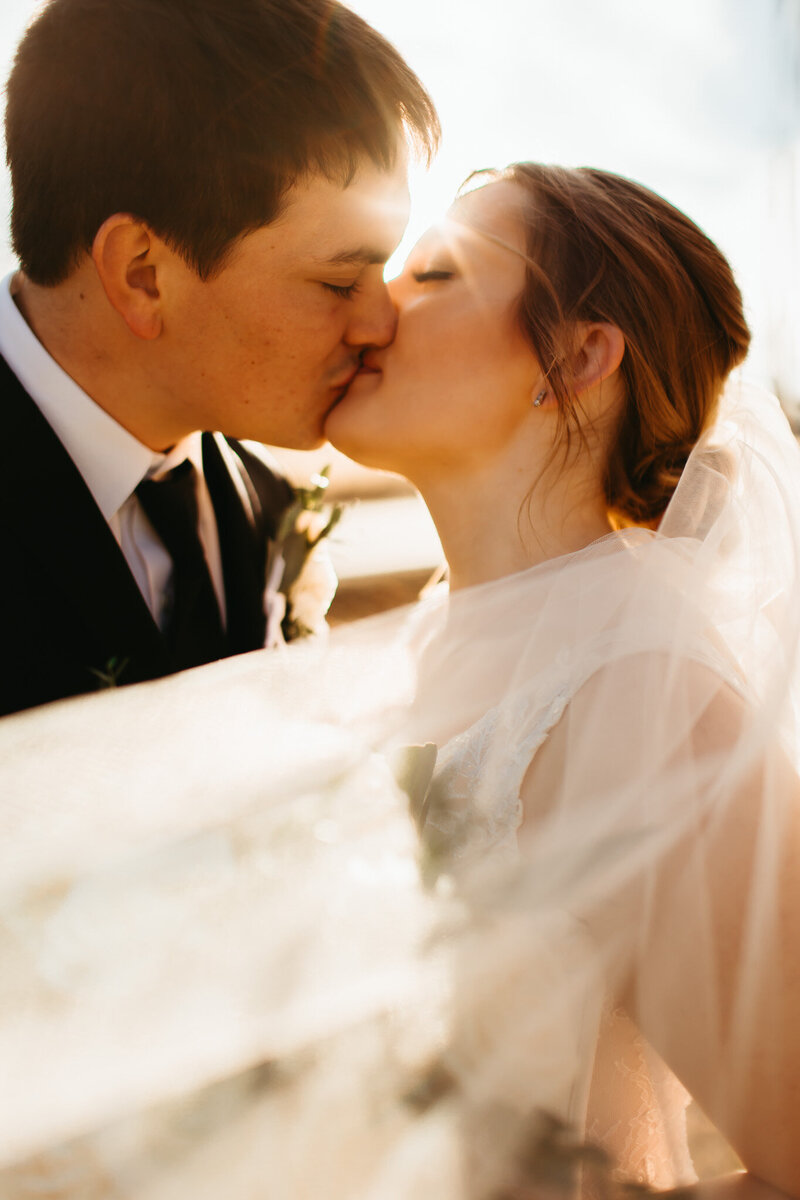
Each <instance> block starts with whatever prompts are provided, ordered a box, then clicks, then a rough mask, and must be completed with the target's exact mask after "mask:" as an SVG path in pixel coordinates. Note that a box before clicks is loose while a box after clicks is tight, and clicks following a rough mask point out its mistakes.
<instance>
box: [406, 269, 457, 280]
mask: <svg viewBox="0 0 800 1200" xmlns="http://www.w3.org/2000/svg"><path fill="white" fill-rule="evenodd" d="M454 274H455V272H454V271H446V270H444V269H439V270H435V271H434V270H431V271H414V279H415V280H416V282H417V283H436V282H437V281H441V280H445V279H452V278H453V275H454Z"/></svg>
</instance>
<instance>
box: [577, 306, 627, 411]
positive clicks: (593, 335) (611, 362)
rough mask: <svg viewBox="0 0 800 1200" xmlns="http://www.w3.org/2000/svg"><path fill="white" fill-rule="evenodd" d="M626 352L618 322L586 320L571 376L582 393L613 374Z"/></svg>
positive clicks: (581, 331)
mask: <svg viewBox="0 0 800 1200" xmlns="http://www.w3.org/2000/svg"><path fill="white" fill-rule="evenodd" d="M624 353H625V338H624V337H623V336H622V331H621V330H620V329H618V328H617V326H616V325H611V324H609V323H608V322H606V321H593V322H589V323H585V324H582V325H580V326H579V328H578V338H577V345H576V347H575V351H574V358H573V364H574V365H573V372H572V379H573V385H574V388H575V392H576V393H577V395H579V396H581V395H583V394H584V393H585V392H589V391H591V390H592V388H594V387H596V386H597V384H599V383H603V381H604V380H606V379H608V378H609V376H611V375H613V374H614V372H615V371H616V370H617V368H618V367H619V365H620V363H621V362H622V356H623V355H624Z"/></svg>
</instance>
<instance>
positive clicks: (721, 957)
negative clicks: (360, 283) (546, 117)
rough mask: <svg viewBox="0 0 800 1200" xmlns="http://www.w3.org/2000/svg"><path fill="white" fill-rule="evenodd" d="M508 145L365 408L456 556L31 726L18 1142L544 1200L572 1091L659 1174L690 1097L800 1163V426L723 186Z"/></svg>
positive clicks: (403, 283) (108, 1173)
mask: <svg viewBox="0 0 800 1200" xmlns="http://www.w3.org/2000/svg"><path fill="white" fill-rule="evenodd" d="M477 183H478V184H479V185H480V186H478V187H476V188H474V189H473V190H471V191H469V192H467V193H466V194H464V195H462V196H461V197H460V198H459V200H458V201H457V202H456V204H455V205H454V207H453V208H452V210H451V212H450V213H449V214H448V217H447V219H446V220H445V221H444V222H443V223H442V225H441V226H438V227H436V228H435V229H433V230H431V231H430V232H429V233H428V234H427V235H426V236H425V237H424V238H423V239H422V241H421V242H420V243H419V245H418V246H417V247H416V249H415V250H414V251H413V252H412V254H411V257H410V259H409V261H408V263H407V264H406V267H405V269H404V271H403V273H402V275H401V276H400V277H399V279H398V280H396V281H395V282H394V283H393V284H392V285H391V289H392V295H393V298H394V301H395V304H396V307H397V311H398V328H397V335H396V338H395V341H394V342H393V344H392V345H391V346H390V347H389V348H387V349H385V350H381V351H374V352H371V353H369V354H367V356H366V358H365V360H364V365H363V368H362V370H361V372H360V374H359V375H358V377H357V378H356V380H355V381H354V383H353V385H352V386H351V388H350V390H349V392H348V394H347V396H346V397H345V398H344V400H342V401H341V402H340V403H339V404H338V405H337V406H336V408H335V409H334V410H333V411H332V413H331V414H330V417H329V420H328V424H327V433H328V435H329V436H330V438H331V440H332V441H333V442H334V444H336V445H337V446H338V447H340V448H341V449H342V450H344V451H345V452H346V453H347V454H350V455H352V456H353V457H354V458H357V459H359V460H361V461H363V462H365V463H367V464H370V465H375V466H380V467H384V468H388V469H391V470H395V471H398V472H402V473H403V474H405V475H407V476H408V478H410V479H411V480H412V481H413V482H414V483H415V484H416V485H417V487H418V488H419V489H420V491H421V492H422V494H423V496H424V498H425V500H426V502H427V503H428V505H429V507H430V509H431V512H432V514H433V516H434V519H435V521H436V523H437V526H438V529H439V532H440V535H441V538H442V543H443V546H444V548H445V552H446V555H447V559H448V563H449V567H450V595H449V597H443V596H439V595H435V596H433V597H431V598H429V599H428V600H426V601H423V602H422V603H421V604H420V605H419V606H417V607H416V608H415V609H413V610H412V611H410V612H404V613H400V614H389V615H386V616H382V617H379V618H375V619H372V620H369V621H366V622H364V623H360V624H358V625H355V626H352V627H348V628H345V629H343V630H341V631H336V632H335V633H334V635H333V636H332V638H331V639H330V643H329V644H328V645H327V646H326V647H319V646H313V645H306V646H304V645H299V646H291V647H287V648H286V649H285V651H281V652H280V653H272V654H270V655H262V654H260V653H259V654H256V655H252V656H244V657H242V658H241V659H238V660H230V661H229V662H227V663H221V664H215V665H213V666H211V667H208V668H201V669H200V670H198V671H194V672H190V673H187V674H185V675H183V676H179V677H177V678H175V679H172V680H166V681H159V682H158V683H155V684H148V685H144V686H142V687H137V688H130V689H127V690H126V691H124V692H123V693H120V694H119V695H115V696H99V697H92V698H88V699H82V700H78V701H75V702H69V703H67V704H64V705H58V706H52V707H50V708H49V709H46V710H41V711H39V712H33V713H30V714H22V715H20V716H19V717H15V718H12V719H10V720H9V721H7V722H4V725H3V728H2V729H0V762H1V763H2V766H1V767H0V793H1V794H2V796H3V798H4V799H3V808H2V829H3V833H4V839H3V840H4V843H5V847H6V857H5V860H4V870H3V879H4V884H3V893H2V897H3V898H2V908H0V914H2V921H3V924H2V933H3V938H2V941H1V942H0V953H2V955H3V979H4V984H3V990H2V992H1V993H0V1043H2V1048H3V1056H4V1061H5V1062H6V1063H7V1064H8V1070H7V1073H6V1075H7V1078H6V1086H5V1089H4V1092H5V1095H4V1103H5V1106H6V1111H5V1112H4V1113H3V1128H4V1130H5V1134H4V1144H3V1146H2V1152H3V1155H4V1160H5V1161H6V1162H8V1163H14V1162H17V1163H19V1162H21V1161H22V1160H23V1159H24V1158H25V1157H26V1156H28V1162H29V1163H30V1162H31V1156H34V1155H36V1154H37V1153H41V1154H43V1158H42V1159H41V1160H40V1161H41V1162H43V1163H47V1162H48V1161H50V1159H49V1156H50V1155H51V1153H52V1152H50V1151H48V1150H47V1147H48V1146H52V1145H53V1144H60V1145H61V1150H60V1151H59V1154H61V1155H66V1156H67V1160H68V1161H69V1163H70V1164H71V1165H70V1169H75V1170H76V1171H77V1172H78V1176H79V1177H81V1178H84V1177H85V1178H90V1177H91V1178H92V1180H93V1181H94V1182H93V1184H92V1186H95V1187H96V1188H97V1189H99V1191H98V1193H97V1194H101V1195H102V1194H108V1195H109V1196H112V1195H113V1196H116V1195H132V1196H133V1195H135V1196H136V1197H137V1200H143V1198H145V1197H147V1198H148V1200H149V1198H150V1197H153V1198H155V1197H159V1198H161V1197H168V1196H169V1197H172V1196H174V1197H179V1196H186V1195H192V1196H193V1197H201V1196H209V1197H211V1196H215V1197H216V1196H218V1195H220V1194H221V1190H222V1191H223V1192H224V1194H225V1195H226V1196H240V1195H241V1196H242V1197H244V1196H250V1195H269V1196H270V1197H271V1198H272V1197H284V1196H285V1197H287V1200H288V1198H289V1197H292V1200H296V1198H297V1197H305V1196H309V1197H310V1196H315V1197H316V1196H320V1195H325V1196H326V1197H342V1198H344V1197H348V1200H350V1198H355V1197H359V1198H360V1197H375V1198H376V1200H377V1198H378V1197H386V1198H388V1197H391V1198H392V1200H396V1198H397V1200H401V1198H405V1197H409V1198H410V1197H412V1196H413V1197H417V1196H423V1195H424V1196H428V1195H430V1196H434V1195H435V1196H436V1197H437V1200H448V1198H453V1200H455V1198H469V1200H490V1198H491V1200H495V1198H499V1197H501V1196H502V1197H512V1196H513V1197H519V1198H522V1197H524V1196H527V1195H529V1194H530V1189H531V1188H532V1187H534V1186H541V1185H542V1180H543V1179H544V1181H545V1183H546V1182H547V1179H548V1177H547V1176H546V1174H545V1175H544V1176H543V1175H542V1170H543V1154H542V1142H541V1139H540V1138H539V1140H537V1138H538V1134H537V1133H536V1130H537V1129H540V1128H541V1126H540V1125H537V1121H538V1120H540V1118H541V1114H542V1113H544V1114H548V1115H549V1116H550V1117H552V1118H554V1119H558V1120H563V1121H564V1122H566V1123H568V1125H569V1126H570V1127H571V1129H572V1130H573V1131H574V1133H575V1136H576V1138H577V1140H578V1141H579V1142H583V1141H586V1140H588V1141H590V1142H592V1143H594V1144H596V1145H599V1146H600V1147H602V1148H603V1149H604V1150H606V1151H607V1152H608V1153H609V1154H610V1155H611V1156H613V1159H614V1160H615V1162H616V1163H617V1164H618V1169H619V1171H620V1172H621V1174H622V1176H624V1177H625V1178H627V1179H632V1180H634V1181H638V1182H641V1183H647V1184H649V1185H651V1186H654V1187H658V1188H664V1187H670V1186H674V1185H677V1184H681V1183H687V1182H690V1181H691V1180H692V1179H693V1178H694V1177H695V1176H694V1175H693V1171H692V1165H691V1162H690V1160H689V1156H688V1150H687V1144H686V1135H685V1121H684V1113H685V1107H686V1104H687V1102H688V1098H689V1096H692V1097H694V1098H695V1099H696V1101H697V1102H698V1103H699V1104H700V1106H701V1107H702V1108H703V1109H704V1110H705V1111H706V1113H707V1115H708V1116H709V1117H710V1118H711V1119H712V1121H713V1122H714V1123H715V1124H716V1125H717V1126H718V1128H719V1129H720V1130H721V1131H722V1132H723V1133H724V1134H725V1135H726V1137H727V1138H728V1140H729V1141H730V1143H731V1145H732V1146H733V1147H734V1149H735V1150H736V1151H737V1153H738V1154H739V1156H740V1158H741V1160H742V1162H743V1163H744V1165H745V1167H746V1168H747V1169H748V1170H749V1171H750V1172H751V1173H752V1174H753V1175H754V1176H756V1177H758V1178H760V1179H762V1180H765V1181H767V1182H768V1183H771V1184H772V1185H774V1186H775V1187H777V1188H779V1189H782V1190H785V1191H787V1192H789V1193H790V1194H795V1195H800V1150H799V1149H798V1141H797V1137H796V1125H797V1118H796V1114H797V1112H798V1111H800V1082H799V1081H800V1027H799V1026H798V1023H797V1020H796V1013H797V1012H798V1002H800V974H799V973H798V951H799V950H800V894H799V893H800V889H799V888H798V883H797V871H796V862H797V855H798V851H800V807H799V806H800V787H799V786H798V777H797V773H796V768H797V765H798V762H799V761H800V730H798V718H800V660H799V659H798V644H799V643H798V639H799V637H800V604H798V600H799V599H800V587H799V586H798V585H799V584H800V579H799V578H798V564H800V503H798V500H797V499H796V498H795V496H794V495H793V492H794V491H796V480H797V478H799V477H800V475H798V468H799V467H800V458H799V457H798V450H797V447H796V445H795V443H794V439H793V438H792V436H791V433H790V431H789V429H788V426H787V424H786V422H785V419H784V418H783V416H782V414H781V413H780V411H779V409H778V407H777V404H776V403H775V402H774V401H773V400H772V399H771V398H769V397H766V396H764V395H761V394H759V393H757V392H755V391H754V390H752V389H747V388H744V387H743V386H742V385H741V384H739V383H732V382H730V380H729V376H730V374H731V372H732V371H733V369H734V368H735V367H737V366H738V365H739V364H740V363H741V362H742V360H743V359H744V357H745V354H746V352H747V345H748V331H747V326H746V323H745V320H744V317H743V314H742V304H741V297H740V295H739V292H738V289H737V288H736V285H735V283H734V280H733V277H732V275H731V272H730V269H729V267H728V265H727V263H726V262H725V260H724V258H723V257H722V255H721V254H720V253H719V251H718V250H717V249H716V247H714V246H713V244H712V243H711V242H710V241H709V240H708V239H707V238H706V237H705V236H704V235H703V234H702V233H701V232H700V230H698V229H697V227H696V226H694V225H693V224H692V222H690V221H689V220H688V219H687V218H686V217H685V216H683V215H682V214H681V213H679V212H677V211H676V210H675V209H674V208H672V207H671V206H670V205H668V204H667V203H666V202H665V201H663V200H662V199H661V198H660V197H658V196H656V195H654V194H653V193H651V192H649V191H647V190H646V189H644V188H642V187H640V186H638V185H636V184H633V183H631V182H629V181H627V180H624V179H621V178H618V177H616V176H613V175H609V174H606V173H604V172H601V171H596V170H565V169H561V168H553V167H543V166H538V165H535V164H518V165H516V166H513V167H511V168H508V169H507V170H506V171H504V172H500V173H495V174H490V175H483V176H481V177H479V178H478V180H477ZM434 746H436V747H438V751H437V750H435V749H434ZM390 758H391V759H392V761H393V763H394V764H395V765H394V773H393V772H392V771H390V770H389V767H388V765H387V764H388V762H389V759H390ZM434 758H435V767H434ZM54 772H55V773H56V776H57V780H58V782H57V784H56V785H54V784H53V783H52V779H53V774H54ZM395 776H396V777H397V778H398V779H399V780H400V785H398V784H396V783H395V782H394V779H395ZM406 793H408V795H409V796H410V797H411V809H412V815H413V817H414V818H415V825H416V828H415V826H414V824H412V822H411V821H410V820H409V819H408V816H407V801H406V799H405V794H406ZM264 1064H266V1065H264ZM551 1149H552V1147H551ZM576 1154H577V1152H576ZM578 1157H579V1155H578ZM34 1161H35V1160H34ZM76 1162H77V1164H78V1166H77V1167H76V1166H75V1163H76ZM89 1164H91V1165H89ZM545 1165H546V1164H545ZM26 1169H30V1170H33V1169H34V1168H33V1167H30V1166H29V1167H27V1168H22V1167H16V1168H15V1170H16V1171H18V1172H20V1171H24V1170H26ZM43 1169H45V1168H43ZM47 1169H50V1168H49V1167H47ZM82 1172H83V1174H81V1173H82ZM590 1174H591V1173H590V1172H589V1171H588V1170H587V1172H586V1176H585V1186H586V1189H587V1191H589V1192H591V1188H592V1186H593V1184H592V1181H591V1179H590V1178H589V1176H590ZM11 1177H12V1178H13V1177H14V1171H13V1170H12V1173H11ZM97 1180H101V1181H102V1183H101V1184H98V1183H97ZM550 1182H551V1183H552V1180H550ZM65 1194H68V1195H72V1194H73V1192H65ZM74 1194H76V1195H77V1194H78V1192H74ZM87 1194H89V1192H88V1191H87ZM91 1194H95V1193H94V1192H93V1193H91Z"/></svg>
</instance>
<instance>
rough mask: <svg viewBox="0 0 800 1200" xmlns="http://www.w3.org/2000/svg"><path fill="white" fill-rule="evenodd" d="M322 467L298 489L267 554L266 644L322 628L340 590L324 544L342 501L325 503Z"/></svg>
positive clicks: (325, 479)
mask: <svg viewBox="0 0 800 1200" xmlns="http://www.w3.org/2000/svg"><path fill="white" fill-rule="evenodd" d="M329 470H330V468H329V467H324V468H323V470H322V471H320V472H319V474H318V475H312V476H311V479H310V480H309V486H308V487H298V488H295V489H294V500H293V501H292V503H291V504H290V505H289V507H288V508H287V509H285V511H284V513H283V515H282V517H281V520H280V523H279V525H278V533H277V536H276V538H275V540H274V541H271V542H270V544H269V547H268V553H267V591H266V597H265V609H266V613H267V642H266V644H267V646H270V647H271V646H279V645H280V644H281V643H282V642H291V641H294V640H295V639H296V638H302V637H309V636H311V635H313V634H318V633H321V632H323V630H324V629H325V628H326V625H325V616H326V614H327V612H328V609H329V608H330V606H331V601H332V600H333V597H334V595H335V593H336V584H337V582H338V581H337V579H336V573H335V571H334V569H333V566H332V564H331V561H330V558H329V556H328V555H327V553H326V552H325V547H324V546H322V542H323V541H324V540H325V538H326V537H327V536H328V535H329V534H330V532H331V530H333V529H334V528H335V527H336V525H337V524H338V522H339V519H340V518H341V515H342V511H343V510H342V505H341V504H334V505H330V504H327V503H326V502H325V496H326V492H327V488H328V484H329V479H328V472H329Z"/></svg>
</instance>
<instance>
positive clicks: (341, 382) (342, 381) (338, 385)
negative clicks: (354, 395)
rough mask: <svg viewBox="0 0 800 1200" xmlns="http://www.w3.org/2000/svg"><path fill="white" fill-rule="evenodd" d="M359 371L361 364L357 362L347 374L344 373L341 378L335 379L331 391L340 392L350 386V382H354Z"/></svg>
mask: <svg viewBox="0 0 800 1200" xmlns="http://www.w3.org/2000/svg"><path fill="white" fill-rule="evenodd" d="M358 372H359V364H358V363H356V364H355V366H352V367H351V368H350V370H349V371H348V372H347V374H346V375H342V376H341V377H340V378H339V379H337V380H335V381H334V382H333V383H332V384H331V385H330V387H331V391H334V392H340V391H342V390H343V389H345V388H349V387H350V384H351V383H352V382H353V380H354V379H355V377H356V375H357V374H358Z"/></svg>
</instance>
